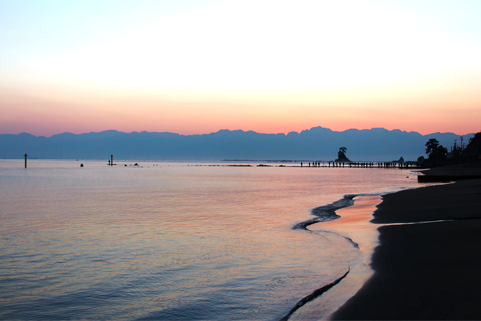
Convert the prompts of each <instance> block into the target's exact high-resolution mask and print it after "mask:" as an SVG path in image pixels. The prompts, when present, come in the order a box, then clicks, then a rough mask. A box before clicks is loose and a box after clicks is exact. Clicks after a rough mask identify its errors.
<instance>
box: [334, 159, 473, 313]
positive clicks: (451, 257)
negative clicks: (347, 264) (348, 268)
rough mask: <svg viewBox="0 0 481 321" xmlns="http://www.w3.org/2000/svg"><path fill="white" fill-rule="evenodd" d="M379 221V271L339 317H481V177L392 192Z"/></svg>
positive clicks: (376, 264) (382, 206)
mask: <svg viewBox="0 0 481 321" xmlns="http://www.w3.org/2000/svg"><path fill="white" fill-rule="evenodd" d="M479 171H480V170H479V168H477V169H469V168H468V169H465V168H464V169H463V168H447V169H435V170H433V171H431V172H430V173H427V174H428V175H429V174H432V175H443V174H444V175H452V174H453V173H456V175H462V174H463V173H469V174H473V173H474V174H477V173H479ZM373 223H378V224H386V225H383V226H382V227H380V228H379V233H380V236H379V241H380V246H378V247H377V248H376V249H375V250H374V255H373V258H372V268H373V270H374V275H373V276H372V277H371V278H370V279H369V281H368V282H367V283H366V284H365V285H364V286H363V287H362V288H361V290H359V292H358V293H357V294H356V295H354V296H353V297H352V298H351V299H349V300H348V301H347V302H346V303H345V304H344V305H343V306H342V307H341V308H339V310H338V311H337V312H336V313H334V314H333V315H332V316H331V319H333V320H368V319H370V320H373V319H374V320H376V319H377V320H380V319H383V320H384V319H398V320H399V319H410V320H413V319H416V320H419V319H421V320H422V319H424V320H429V319H431V320H432V319H451V320H454V319H457V320H459V319H465V320H466V319H477V320H479V319H481V309H480V308H479V306H480V302H481V291H480V289H481V277H480V276H479V266H480V263H481V179H466V180H459V181H456V182H455V183H452V184H447V185H438V186H430V187H426V188H419V189H415V190H406V191H401V192H398V193H394V194H389V195H385V196H383V201H382V203H381V204H380V205H379V206H378V209H377V210H376V211H375V213H374V220H373ZM399 223H403V224H399ZM406 223H407V224H406ZM409 223H413V224H409Z"/></svg>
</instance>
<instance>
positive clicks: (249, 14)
mask: <svg viewBox="0 0 481 321" xmlns="http://www.w3.org/2000/svg"><path fill="white" fill-rule="evenodd" d="M480 17H481V1H479V0H473V1H462V0H456V1H454V0H451V1H443V0H433V1H423V0H415V1H408V0H403V1H333V0H330V1H278V0H276V1H261V0H255V1H248V0H242V1H182V0H175V1H162V0H158V1H122V0H114V1H99V0H96V1H86V0H81V1H43V0H41V1H22V0H15V1H13V0H0V134H6V133H9V134H17V133H20V132H29V133H31V134H34V135H44V136H51V135H53V134H57V133H61V132H73V133H85V132H91V131H103V130H108V129H116V130H119V131H124V132H131V131H143V130H146V131H156V132H165V131H168V132H176V133H181V134H203V133H211V132H215V131H218V130H219V129H231V130H234V129H242V130H254V131H257V132H260V133H281V132H283V133H287V132H290V131H301V130H304V129H308V128H311V127H315V126H322V127H328V128H331V129H333V130H338V131H340V130H345V129H349V128H358V129H366V128H373V127H384V128H387V129H401V130H406V131H417V132H420V133H422V134H429V133H433V132H438V131H440V132H448V131H449V132H454V133H457V134H459V135H464V134H466V133H472V132H478V131H481V18H480Z"/></svg>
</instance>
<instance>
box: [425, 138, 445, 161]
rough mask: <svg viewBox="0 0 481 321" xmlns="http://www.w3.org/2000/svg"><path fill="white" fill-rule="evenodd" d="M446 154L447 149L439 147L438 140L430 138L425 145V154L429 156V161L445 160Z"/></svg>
mask: <svg viewBox="0 0 481 321" xmlns="http://www.w3.org/2000/svg"><path fill="white" fill-rule="evenodd" d="M447 152H448V150H447V148H445V147H443V145H439V142H438V140H437V139H435V138H431V139H430V140H428V142H427V143H426V154H428V155H429V158H430V159H440V158H445V157H446V153H447Z"/></svg>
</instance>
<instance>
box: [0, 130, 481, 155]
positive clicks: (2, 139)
mask: <svg viewBox="0 0 481 321" xmlns="http://www.w3.org/2000/svg"><path fill="white" fill-rule="evenodd" d="M472 136H474V133H473V134H468V135H464V136H463V138H464V142H465V144H467V142H468V139H469V138H470V137H472ZM431 138H435V139H437V140H438V141H439V143H440V144H441V145H443V146H444V147H447V148H448V150H450V148H451V146H453V145H454V140H455V139H457V142H458V145H459V143H460V136H459V135H456V134H454V133H433V134H429V135H421V134H420V133H417V132H406V131H401V130H398V129H395V130H387V129H384V128H373V129H363V130H358V129H348V130H345V131H339V132H338V131H333V130H331V129H328V128H323V127H314V128H311V129H308V130H303V131H302V132H300V133H298V132H290V133H288V134H283V133H282V134H262V133H257V132H253V131H242V130H225V129H224V130H219V131H218V132H215V133H211V134H202V135H180V134H175V133H168V132H164V133H159V132H146V131H143V132H131V133H124V132H119V131H116V130H107V131H103V132H92V133H85V134H72V133H62V134H57V135H53V136H52V137H48V138H47V137H44V136H34V135H31V134H28V133H21V134H2V135H0V158H22V157H23V155H24V154H25V153H27V154H28V155H29V156H30V157H31V158H39V159H105V160H107V159H109V158H110V155H111V154H113V155H114V157H115V159H117V160H166V161H168V160H189V161H202V160H205V161H220V160H306V161H307V160H324V161H328V160H334V159H336V158H337V152H338V150H339V148H340V147H346V148H347V153H346V155H347V157H348V158H350V159H351V160H352V161H391V160H397V159H399V158H400V157H403V158H404V159H405V160H416V159H417V158H418V157H419V156H426V155H425V144H426V142H427V141H428V140H429V139H431Z"/></svg>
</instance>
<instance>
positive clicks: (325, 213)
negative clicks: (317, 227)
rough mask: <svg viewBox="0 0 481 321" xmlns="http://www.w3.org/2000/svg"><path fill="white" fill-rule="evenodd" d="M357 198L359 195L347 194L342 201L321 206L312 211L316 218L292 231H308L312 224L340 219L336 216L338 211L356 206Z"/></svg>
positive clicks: (295, 227)
mask: <svg viewBox="0 0 481 321" xmlns="http://www.w3.org/2000/svg"><path fill="white" fill-rule="evenodd" d="M356 196H358V195H357V194H347V195H344V197H343V198H341V199H340V200H337V201H335V202H333V203H331V204H327V205H323V206H319V207H316V208H314V209H312V211H311V214H312V215H314V216H315V218H312V219H310V220H307V221H304V222H300V223H297V224H296V225H294V226H293V228H292V229H294V230H306V231H308V229H307V227H308V226H309V225H311V224H315V223H320V222H328V221H333V220H335V219H338V218H340V216H339V215H337V214H336V211H337V210H339V209H341V208H345V207H349V206H352V205H354V197H356Z"/></svg>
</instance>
